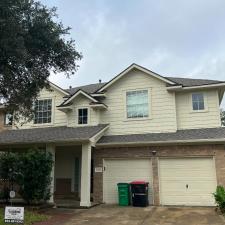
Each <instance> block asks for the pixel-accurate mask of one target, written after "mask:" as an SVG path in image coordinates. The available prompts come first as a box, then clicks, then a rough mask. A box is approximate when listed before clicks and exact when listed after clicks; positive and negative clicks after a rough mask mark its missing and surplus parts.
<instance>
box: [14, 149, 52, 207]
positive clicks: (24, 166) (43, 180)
mask: <svg viewBox="0 0 225 225" xmlns="http://www.w3.org/2000/svg"><path fill="white" fill-rule="evenodd" d="M19 158H20V161H21V162H22V163H21V165H20V166H19V171H18V176H17V184H18V185H19V186H20V195H21V196H22V197H23V199H24V200H25V201H26V202H27V203H28V204H29V203H31V202H33V203H34V202H35V203H37V202H39V201H41V200H44V201H46V200H48V199H49V198H50V197H51V195H50V184H51V176H50V175H51V170H52V164H53V160H52V155H51V153H49V152H45V151H41V150H39V149H34V150H33V149H31V150H29V151H28V152H26V153H23V154H20V156H19Z"/></svg>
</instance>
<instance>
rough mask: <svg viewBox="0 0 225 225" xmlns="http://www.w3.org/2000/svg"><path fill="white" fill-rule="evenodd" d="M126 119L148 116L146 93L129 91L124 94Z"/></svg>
mask: <svg viewBox="0 0 225 225" xmlns="http://www.w3.org/2000/svg"><path fill="white" fill-rule="evenodd" d="M126 101H127V103H126V104H127V118H144V117H148V116H149V106H148V102H149V101H148V91H147V90H141V91H129V92H127V93H126Z"/></svg>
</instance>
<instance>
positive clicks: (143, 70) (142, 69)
mask: <svg viewBox="0 0 225 225" xmlns="http://www.w3.org/2000/svg"><path fill="white" fill-rule="evenodd" d="M133 69H137V70H140V71H142V72H144V73H147V74H148V75H151V76H153V77H155V78H157V79H159V80H162V81H164V82H166V83H168V84H172V85H174V84H176V83H174V82H172V81H170V80H168V79H166V78H164V77H162V76H160V75H159V74H157V73H154V72H152V71H150V70H148V69H146V68H144V67H141V66H139V65H137V64H132V65H130V66H129V67H127V68H126V69H125V70H124V71H122V72H121V73H120V74H119V75H117V77H114V78H113V79H112V80H111V81H110V82H108V83H107V84H106V85H104V86H103V87H102V88H100V89H99V90H98V92H102V91H104V90H105V89H106V88H108V87H109V86H111V85H112V84H113V83H115V82H116V81H117V80H119V79H120V78H122V77H123V76H124V75H125V74H127V73H128V72H130V71H131V70H133Z"/></svg>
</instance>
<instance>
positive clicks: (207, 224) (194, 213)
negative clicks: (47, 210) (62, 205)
mask: <svg viewBox="0 0 225 225" xmlns="http://www.w3.org/2000/svg"><path fill="white" fill-rule="evenodd" d="M126 224H127V225H224V224H225V220H224V218H223V217H222V216H220V215H218V214H217V213H216V212H215V209H214V208H203V207H201V208H200V207H147V208H134V207H119V206H109V205H101V206H97V207H94V208H91V209H89V210H82V211H80V212H78V213H75V214H74V216H73V217H72V218H71V219H70V221H69V222H67V223H66V225H126Z"/></svg>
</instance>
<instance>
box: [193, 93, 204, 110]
mask: <svg viewBox="0 0 225 225" xmlns="http://www.w3.org/2000/svg"><path fill="white" fill-rule="evenodd" d="M192 109H193V110H194V111H198V110H204V109H205V103H204V94H203V93H193V94H192Z"/></svg>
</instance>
